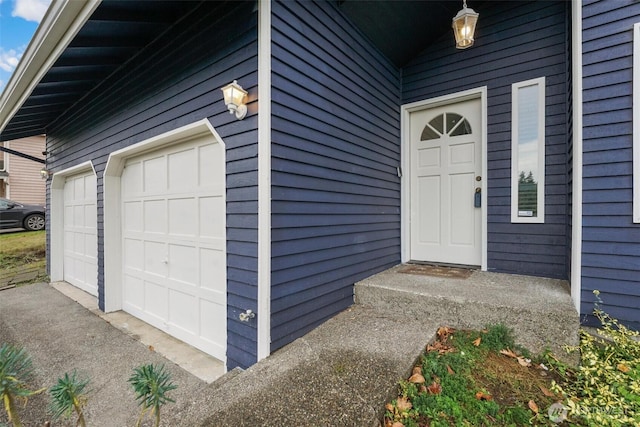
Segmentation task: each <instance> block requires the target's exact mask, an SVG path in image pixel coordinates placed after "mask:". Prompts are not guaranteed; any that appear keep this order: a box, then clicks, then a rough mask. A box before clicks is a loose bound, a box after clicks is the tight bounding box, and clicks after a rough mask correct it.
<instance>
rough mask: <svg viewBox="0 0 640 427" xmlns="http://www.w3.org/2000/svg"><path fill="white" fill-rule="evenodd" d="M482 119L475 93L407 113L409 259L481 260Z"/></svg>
mask: <svg viewBox="0 0 640 427" xmlns="http://www.w3.org/2000/svg"><path fill="white" fill-rule="evenodd" d="M481 120H482V118H481V103H480V99H473V100H467V101H462V102H458V103H454V104H449V105H446V106H438V107H435V108H429V109H425V110H420V111H414V112H412V113H411V115H410V138H411V140H410V141H409V143H410V151H409V155H410V161H411V176H410V186H411V201H410V203H411V208H410V224H411V225H410V227H411V236H410V239H411V247H410V258H411V260H413V261H428V262H441V263H451V264H464V265H480V264H481V262H482V242H481V236H482V211H481V207H478V206H476V204H475V203H474V201H475V197H476V196H475V193H476V191H477V189H480V188H481V187H482V185H481V184H482V182H481V180H482V179H483V178H484V177H482V176H481V171H482V159H481V155H482V147H481V145H482V139H481V128H482V126H481ZM480 197H481V198H484V197H483V195H482V194H480ZM480 202H481V203H484V200H481V201H480Z"/></svg>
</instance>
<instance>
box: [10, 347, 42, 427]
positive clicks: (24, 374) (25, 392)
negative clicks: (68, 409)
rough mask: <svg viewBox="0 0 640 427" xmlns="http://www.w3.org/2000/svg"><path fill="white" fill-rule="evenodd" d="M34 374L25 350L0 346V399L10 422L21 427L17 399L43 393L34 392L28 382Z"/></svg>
mask: <svg viewBox="0 0 640 427" xmlns="http://www.w3.org/2000/svg"><path fill="white" fill-rule="evenodd" d="M32 372H33V368H32V363H31V357H30V356H29V355H28V354H27V352H26V351H25V350H24V349H23V348H19V347H14V346H12V345H10V344H7V343H3V344H2V346H0V399H1V400H2V402H3V404H4V409H5V411H6V412H7V417H8V418H9V422H10V423H12V424H13V426H14V427H21V426H22V422H21V421H20V416H19V415H18V412H17V410H16V399H23V400H24V401H25V403H26V400H27V398H28V397H30V396H33V395H34V394H38V393H40V392H42V391H43V390H44V389H41V390H36V391H32V390H30V389H29V387H28V385H27V380H28V379H29V377H30V376H31V374H32Z"/></svg>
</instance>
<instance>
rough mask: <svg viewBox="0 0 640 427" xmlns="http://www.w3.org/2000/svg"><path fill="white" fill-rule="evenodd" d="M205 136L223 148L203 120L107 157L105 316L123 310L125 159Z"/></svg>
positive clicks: (104, 192)
mask: <svg viewBox="0 0 640 427" xmlns="http://www.w3.org/2000/svg"><path fill="white" fill-rule="evenodd" d="M205 135H207V136H213V137H214V139H215V140H216V142H217V143H218V144H220V145H221V146H222V147H223V148H224V142H223V141H222V138H220V135H218V132H216V130H215V129H214V128H213V126H212V125H211V123H209V120H207V119H202V120H200V121H197V122H195V123H191V124H189V125H186V126H183V127H181V128H178V129H174V130H172V131H169V132H166V133H163V134H162V135H158V136H155V137H153V138H150V139H147V140H145V141H142V142H139V143H137V144H133V145H131V146H129V147H125V148H123V149H121V150H118V151H114V152H113V153H111V154H110V155H109V160H108V161H107V166H106V168H105V170H104V176H103V209H104V216H103V218H104V224H103V227H104V311H105V313H109V312H112V311H117V310H121V309H122V227H121V216H122V215H121V204H122V196H121V191H120V189H121V187H120V178H121V175H122V170H123V169H124V164H125V161H126V159H128V158H130V157H132V156H135V155H137V154H141V153H144V152H146V151H151V150H156V149H159V148H163V147H170V146H172V145H176V144H180V143H182V142H186V141H188V140H191V139H194V138H198V137H201V136H205ZM225 227H226V224H225ZM223 280H224V283H226V282H227V278H226V269H225V277H224V278H223Z"/></svg>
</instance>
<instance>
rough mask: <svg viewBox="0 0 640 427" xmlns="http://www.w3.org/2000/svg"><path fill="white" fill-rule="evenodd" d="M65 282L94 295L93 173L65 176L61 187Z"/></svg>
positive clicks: (96, 290) (95, 274)
mask: <svg viewBox="0 0 640 427" xmlns="http://www.w3.org/2000/svg"><path fill="white" fill-rule="evenodd" d="M63 195H64V220H63V228H64V239H63V241H64V261H63V278H64V280H65V281H67V282H69V283H71V284H72V285H75V286H77V287H78V288H80V289H82V290H84V291H86V292H89V293H91V294H93V295H95V296H97V295H98V287H97V276H98V263H97V255H98V244H97V232H96V228H97V218H98V214H97V204H96V179H95V175H94V174H93V172H86V173H84V174H79V175H75V176H71V177H68V178H67V179H66V181H65V185H64V191H63Z"/></svg>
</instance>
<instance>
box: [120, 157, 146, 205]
mask: <svg viewBox="0 0 640 427" xmlns="http://www.w3.org/2000/svg"><path fill="white" fill-rule="evenodd" d="M121 184H122V196H123V197H127V196H132V195H135V194H141V193H142V163H141V162H132V163H128V164H127V167H126V168H125V169H124V170H123V171H122V177H121Z"/></svg>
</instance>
